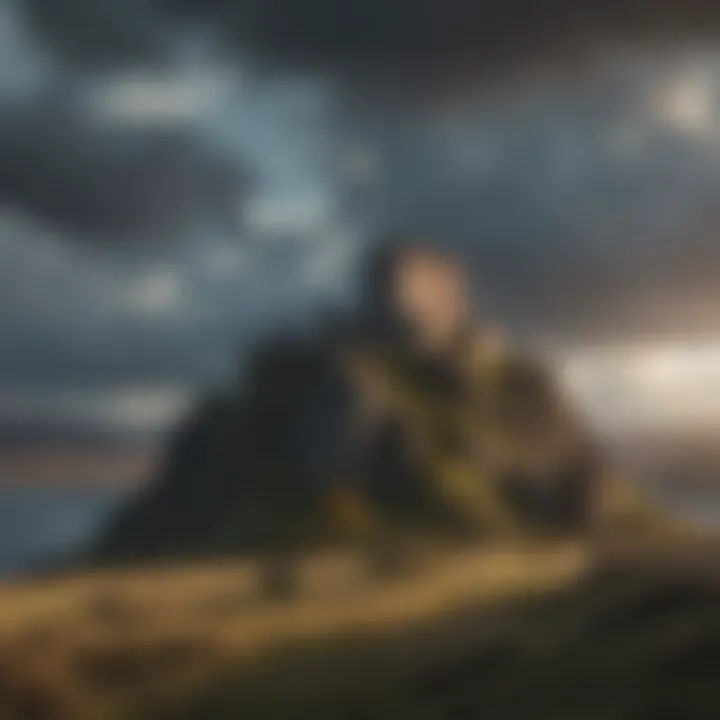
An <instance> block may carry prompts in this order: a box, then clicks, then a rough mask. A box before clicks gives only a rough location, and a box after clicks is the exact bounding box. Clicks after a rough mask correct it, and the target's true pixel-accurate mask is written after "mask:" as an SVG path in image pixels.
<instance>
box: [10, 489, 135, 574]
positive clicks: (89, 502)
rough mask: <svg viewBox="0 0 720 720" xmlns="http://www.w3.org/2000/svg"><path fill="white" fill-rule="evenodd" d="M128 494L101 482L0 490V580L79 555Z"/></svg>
mask: <svg viewBox="0 0 720 720" xmlns="http://www.w3.org/2000/svg"><path fill="white" fill-rule="evenodd" d="M131 492H132V491H130V490H128V489H126V488H122V487H118V486H107V485H101V484H98V485H91V486H88V485H82V486H78V487H57V486H55V487H53V486H36V485H33V486H26V487H17V486H13V487H8V488H5V489H3V490H0V579H5V580H7V579H9V578H13V577H15V576H19V575H23V574H25V573H28V572H31V571H32V570H34V569H36V568H44V567H53V565H54V564H55V563H58V564H60V563H62V562H64V561H65V560H66V559H67V558H72V557H73V556H77V555H79V554H81V553H82V552H84V551H85V550H87V549H88V548H89V547H90V546H91V545H92V542H93V540H94V539H95V538H96V537H97V535H98V533H99V532H100V530H101V529H102V527H103V526H104V525H105V524H106V523H107V522H108V521H109V520H110V518H111V516H112V514H113V513H114V512H115V511H116V509H118V508H119V507H120V505H121V504H122V503H123V502H124V501H126V500H127V499H129V496H130V493H131Z"/></svg>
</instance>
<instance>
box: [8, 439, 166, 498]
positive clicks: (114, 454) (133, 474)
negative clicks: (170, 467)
mask: <svg viewBox="0 0 720 720" xmlns="http://www.w3.org/2000/svg"><path fill="white" fill-rule="evenodd" d="M160 458H161V452H160V449H159V448H158V447H157V446H152V445H141V444H132V445H130V444H127V445H121V444H117V445H114V446H92V445H89V446H88V445H85V446H81V445H67V446H58V445H37V446H27V447H15V448H0V490H2V489H5V488H10V487H17V486H22V487H27V486H30V485H35V486H66V487H76V486H79V485H123V486H128V487H132V486H134V485H139V484H142V483H145V482H148V481H150V480H151V479H152V478H153V477H154V475H155V474H156V472H157V467H158V463H159V461H160Z"/></svg>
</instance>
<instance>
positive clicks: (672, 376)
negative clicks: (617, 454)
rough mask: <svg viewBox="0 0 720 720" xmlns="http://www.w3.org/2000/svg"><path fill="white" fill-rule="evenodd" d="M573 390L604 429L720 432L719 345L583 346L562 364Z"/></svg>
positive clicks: (713, 343) (569, 385)
mask: <svg viewBox="0 0 720 720" xmlns="http://www.w3.org/2000/svg"><path fill="white" fill-rule="evenodd" d="M562 365H563V368H564V376H565V380H566V382H567V384H568V387H569V389H570V391H571V392H572V393H573V394H574V395H575V396H576V397H577V398H578V400H579V401H580V403H581V404H582V405H583V407H584V408H585V410H586V412H587V413H588V415H589V416H590V418H591V420H592V421H593V422H595V423H597V424H598V426H600V427H602V428H603V430H605V431H607V432H610V433H615V432H632V431H639V432H645V431H647V430H651V429H673V428H675V429H681V428H692V427H696V428H698V429H703V430H720V406H719V405H718V403H717V397H718V392H720V343H717V342H707V343H694V344H686V345H673V344H663V345H653V346H640V347H633V346H621V347H615V348H611V349H597V348H594V349H589V348H588V349H584V350H578V351H576V352H574V353H572V354H570V355H569V356H568V357H567V359H566V361H565V362H564V363H563V364H562Z"/></svg>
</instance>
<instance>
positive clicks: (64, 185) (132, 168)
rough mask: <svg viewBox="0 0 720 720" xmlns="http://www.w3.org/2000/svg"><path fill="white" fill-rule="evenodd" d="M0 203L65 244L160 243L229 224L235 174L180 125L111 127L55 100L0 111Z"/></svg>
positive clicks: (239, 181) (239, 175) (238, 187)
mask: <svg viewBox="0 0 720 720" xmlns="http://www.w3.org/2000/svg"><path fill="white" fill-rule="evenodd" d="M0 158H2V161H1V162H0V204H3V205H5V206H10V207H11V208H16V209H19V210H21V211H22V212H25V213H26V214H28V215H31V216H35V217H38V218H40V219H42V220H43V221H44V222H46V223H48V224H50V225H53V226H56V227H57V228H58V229H59V230H61V231H62V232H64V233H66V234H67V235H68V236H70V237H71V238H74V237H79V238H90V239H93V240H96V239H100V240H102V239H108V240H112V239H128V238H130V239H138V240H146V239H150V238H162V237H166V236H168V235H170V234H171V233H173V232H180V231H181V230H183V229H184V228H185V227H186V226H188V225H189V224H192V223H193V222H194V221H202V220H203V219H204V218H216V219H217V218H220V219H221V220H225V221H228V222H230V221H231V220H232V218H233V217H236V214H237V212H238V205H239V203H240V200H241V196H242V192H243V189H244V187H245V177H244V174H243V172H242V170H241V169H240V168H239V167H238V166H237V165H236V164H235V163H234V162H233V161H232V160H231V159H227V158H225V157H223V156H222V155H221V154H220V153H219V152H217V151H215V150H214V149H213V148H212V147H211V146H210V145H209V144H208V142H207V140H206V139H205V138H203V137H202V136H200V135H199V134H197V133H195V132H193V131H192V130H191V129H186V128H157V129H153V128H149V127H135V128H128V127H121V126H113V125H111V124H109V123H107V122H103V121H102V120H100V119H99V118H96V117H93V116H92V114H91V113H89V112H87V111H86V110H84V109H83V108H82V107H81V105H79V104H78V103H75V102H73V101H72V100H68V99H62V98H57V97H51V98H41V99H39V100H38V99H32V100H29V101H26V102H18V101H14V102H12V103H7V104H6V105H5V106H2V105H0Z"/></svg>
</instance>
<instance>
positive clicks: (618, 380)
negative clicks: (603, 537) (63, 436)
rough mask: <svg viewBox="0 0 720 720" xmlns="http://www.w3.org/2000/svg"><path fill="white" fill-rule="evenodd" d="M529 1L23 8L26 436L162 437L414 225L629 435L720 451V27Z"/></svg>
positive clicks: (694, 12)
mask: <svg viewBox="0 0 720 720" xmlns="http://www.w3.org/2000/svg"><path fill="white" fill-rule="evenodd" d="M510 5H512V6H513V8H514V9H513V12H510V11H509V10H503V9H502V8H503V7H504V6H503V5H502V4H501V3H498V2H495V0H483V2H477V3H468V2H461V0H448V1H447V2H445V3H441V2H439V0H431V1H429V2H425V3H422V4H418V3H410V2H409V0H392V1H390V2H382V3H381V2H380V1H379V0H366V2H364V3H355V2H349V3H347V4H343V8H344V10H343V11H342V12H341V11H340V10H339V9H338V7H339V6H338V4H333V3H331V2H329V0H303V2H296V3H287V2H286V0H272V2H270V1H268V2H264V3H263V2H259V0H244V1H243V2H237V3H232V2H229V1H223V0H206V1H204V2H202V3H201V2H194V1H193V0H132V1H131V0H107V1H106V2H103V3H98V2H97V0H26V2H21V0H4V2H2V3H0V442H1V441H2V438H3V435H4V434H6V435H9V434H12V433H13V432H16V431H17V429H18V428H21V429H23V430H26V431H27V432H29V433H31V434H32V432H34V431H35V430H36V429H46V428H59V429H63V428H64V429H66V430H67V429H73V430H77V431H78V432H84V433H91V431H98V430H103V431H107V432H108V433H111V434H112V433H118V434H123V433H135V434H143V433H153V432H155V431H157V430H159V429H163V428H165V427H166V426H167V425H168V423H171V422H172V421H173V420H174V419H176V418H177V417H179V416H180V415H181V414H182V413H183V412H184V411H185V409H186V408H187V406H188V403H189V402H191V400H192V397H193V395H194V393H196V392H198V391H199V390H202V389H203V388H206V387H209V386H211V385H213V384H215V383H218V382H222V381H224V380H225V379H227V378H230V377H233V376H234V375H235V374H236V373H237V372H239V368H240V367H241V359H242V353H243V350H244V349H245V348H247V347H248V346H249V345H250V344H251V343H252V341H253V339H255V338H257V337H258V335H259V334H261V333H262V332H264V331H266V330H267V329H269V328H276V327H281V326H283V325H285V324H288V325H293V326H297V325H303V324H307V323H310V322H312V318H313V317H314V314H315V313H317V312H318V311H319V310H320V309H322V308H325V307H327V306H328V305H329V304H338V303H339V304H343V303H347V302H352V298H353V292H354V289H355V288H356V283H357V275H356V272H355V270H356V261H357V258H358V256H359V254H360V253H362V251H363V249H364V248H365V247H366V246H367V244H368V243H369V242H371V241H372V240H373V239H374V238H376V237H378V235H379V234H381V233H383V232H385V231H386V230H390V229H392V230H396V229H409V230H413V231H420V232H423V233H426V234H429V235H431V236H433V237H434V238H436V239H437V241H438V242H440V243H442V244H443V245H444V246H447V247H448V248H449V249H451V250H453V251H455V252H457V254H458V257H460V258H461V259H462V261H463V262H464V263H467V264H468V266H469V267H470V268H471V269H472V270H473V272H474V273H475V277H476V279H477V282H478V287H479V289H480V295H481V297H482V311H483V313H484V314H487V315H492V316H497V317H498V318H500V319H501V320H502V321H504V322H506V323H507V324H508V325H509V327H510V328H511V330H512V331H513V332H514V333H516V334H517V336H518V337H520V338H522V339H523V340H525V341H527V342H530V343H534V344H536V345H537V346H538V347H542V348H543V351H544V352H547V353H549V354H550V355H551V356H552V357H553V359H554V360H555V361H556V362H557V363H558V366H559V367H560V368H561V370H562V372H563V373H564V375H565V377H566V378H567V381H568V385H569V387H570V388H572V390H573V392H575V393H576V394H577V396H578V398H579V400H580V401H581V403H583V406H584V407H585V408H586V409H587V411H588V413H589V414H590V415H591V416H592V418H593V420H594V421H595V422H597V423H599V424H601V425H602V426H603V427H604V428H606V429H612V430H615V431H620V430H621V429H622V431H623V432H624V431H625V430H626V429H628V428H633V427H638V426H643V427H645V426H655V425H658V424H660V425H678V424H681V425H691V426H692V425H693V424H702V425H703V426H706V425H708V424H709V425H713V426H715V425H717V427H718V428H720V412H719V411H718V410H716V409H715V408H714V407H713V404H712V398H713V394H714V393H712V392H711V391H710V388H715V387H718V386H720V369H718V368H720V302H718V301H720V283H719V282H718V280H719V279H720V278H718V275H720V262H718V261H720V245H719V244H718V242H717V240H716V237H715V236H716V232H717V229H718V228H717V226H718V224H719V223H720V211H719V210H718V208H720V203H719V202H718V201H719V200H720V81H719V80H718V78H720V73H719V72H718V71H720V51H719V50H717V49H715V48H713V46H712V43H711V42H708V41H707V40H708V38H710V39H711V38H712V36H711V34H708V37H705V35H706V30H707V28H713V27H715V25H714V23H716V22H717V21H718V20H720V18H718V17H716V16H717V15H719V14H720V13H716V12H715V11H714V10H713V8H711V7H710V4H708V3H706V2H702V1H701V0H692V1H691V2H686V3H677V4H675V3H673V2H667V3H664V8H665V10H664V11H663V12H664V13H665V15H663V14H662V13H661V14H659V15H658V14H654V15H653V16H652V18H651V17H650V14H649V12H648V7H649V5H648V3H647V2H645V1H644V0H635V2H633V3H630V4H627V3H625V4H624V5H623V6H624V7H625V8H626V9H625V10H622V9H618V8H619V7H620V3H613V2H610V3H607V2H606V3H599V2H592V1H591V0H583V2H576V3H569V2H563V1H561V0H552V2H550V1H549V2H546V3H544V4H543V3H540V4H538V3H535V4H531V3H529V2H527V0H513V3H510ZM541 5H542V6H543V7H544V8H545V11H544V12H543V13H542V14H540V12H539V11H538V12H537V14H533V12H534V11H533V10H532V8H533V7H538V8H539V7H540V6H541ZM616 5H617V7H616ZM623 13H625V14H623ZM633 13H635V15H633ZM717 25H718V27H720V22H717ZM438 28H442V29H443V32H442V33H440V32H439V30H438ZM645 30H648V31H647V32H645Z"/></svg>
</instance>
